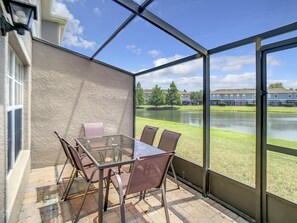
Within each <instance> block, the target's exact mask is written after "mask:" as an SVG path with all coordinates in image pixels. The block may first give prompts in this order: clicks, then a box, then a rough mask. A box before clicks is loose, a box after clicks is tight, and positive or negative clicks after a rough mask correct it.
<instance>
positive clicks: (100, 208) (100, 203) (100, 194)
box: [98, 169, 103, 223]
mask: <svg viewBox="0 0 297 223" xmlns="http://www.w3.org/2000/svg"><path fill="white" fill-rule="evenodd" d="M98 222H99V223H103V169H99V182H98Z"/></svg>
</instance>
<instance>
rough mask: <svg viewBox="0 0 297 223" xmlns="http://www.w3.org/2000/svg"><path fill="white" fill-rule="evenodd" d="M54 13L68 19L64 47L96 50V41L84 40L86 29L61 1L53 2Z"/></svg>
mask: <svg viewBox="0 0 297 223" xmlns="http://www.w3.org/2000/svg"><path fill="white" fill-rule="evenodd" d="M52 12H53V13H54V14H56V15H60V16H63V17H67V18H68V22H67V26H66V29H65V32H64V39H63V43H62V44H63V45H66V46H73V47H76V48H82V49H94V48H95V46H96V42H95V41H90V40H87V39H85V38H84V27H83V26H82V25H81V24H80V21H79V20H78V19H76V18H75V17H74V15H73V14H72V13H71V12H70V11H69V10H68V8H67V6H66V5H65V4H64V3H62V2H59V1H54V2H53V8H52Z"/></svg>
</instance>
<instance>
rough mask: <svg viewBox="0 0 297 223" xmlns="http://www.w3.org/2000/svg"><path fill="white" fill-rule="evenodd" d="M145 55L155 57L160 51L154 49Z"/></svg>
mask: <svg viewBox="0 0 297 223" xmlns="http://www.w3.org/2000/svg"><path fill="white" fill-rule="evenodd" d="M147 54H148V55H150V56H152V57H157V56H159V55H160V54H161V51H160V50H156V49H154V50H150V51H149V52H148V53H147Z"/></svg>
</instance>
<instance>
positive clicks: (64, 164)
mask: <svg viewBox="0 0 297 223" xmlns="http://www.w3.org/2000/svg"><path fill="white" fill-rule="evenodd" d="M68 160H69V159H68V158H67V159H66V161H65V163H64V166H63V168H62V171H61V173H60V175H59V177H58V180H57V184H59V182H60V178H61V177H62V174H63V171H64V169H65V167H66V164H67V163H68Z"/></svg>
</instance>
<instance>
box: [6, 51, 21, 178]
mask: <svg viewBox="0 0 297 223" xmlns="http://www.w3.org/2000/svg"><path fill="white" fill-rule="evenodd" d="M10 53H12V55H13V59H12V66H11V67H9V72H8V73H7V75H6V80H7V81H6V84H7V85H8V86H7V87H6V89H7V92H6V95H7V97H6V115H7V116H8V113H9V112H12V123H11V132H12V133H14V132H15V111H16V110H18V109H22V138H21V149H20V153H21V151H22V150H23V148H24V143H23V142H24V134H23V123H24V84H23V83H21V82H20V81H18V80H17V78H16V73H15V72H16V70H15V67H16V62H18V63H19V64H21V65H22V67H23V68H22V69H23V71H22V73H23V74H22V78H23V79H24V65H23V64H22V62H21V60H20V59H19V58H18V57H17V55H16V53H15V51H14V50H13V49H12V47H10V46H9V60H11V58H10ZM11 69H12V70H11ZM11 74H14V75H11ZM9 80H12V82H13V84H12V102H13V105H10V101H9V94H10V92H9V91H10V86H9ZM16 83H17V84H19V85H20V86H21V87H22V88H21V89H22V93H21V105H15V101H16V97H17V96H16V94H15V84H16ZM6 128H8V120H7V126H6ZM6 151H7V159H8V146H7V148H6ZM20 153H19V154H18V157H15V156H16V154H15V136H14V134H12V145H11V160H10V162H11V165H10V169H8V173H7V178H9V176H10V175H11V172H12V170H13V168H14V166H15V164H16V163H17V161H18V158H19V155H20ZM7 167H8V166H7Z"/></svg>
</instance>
